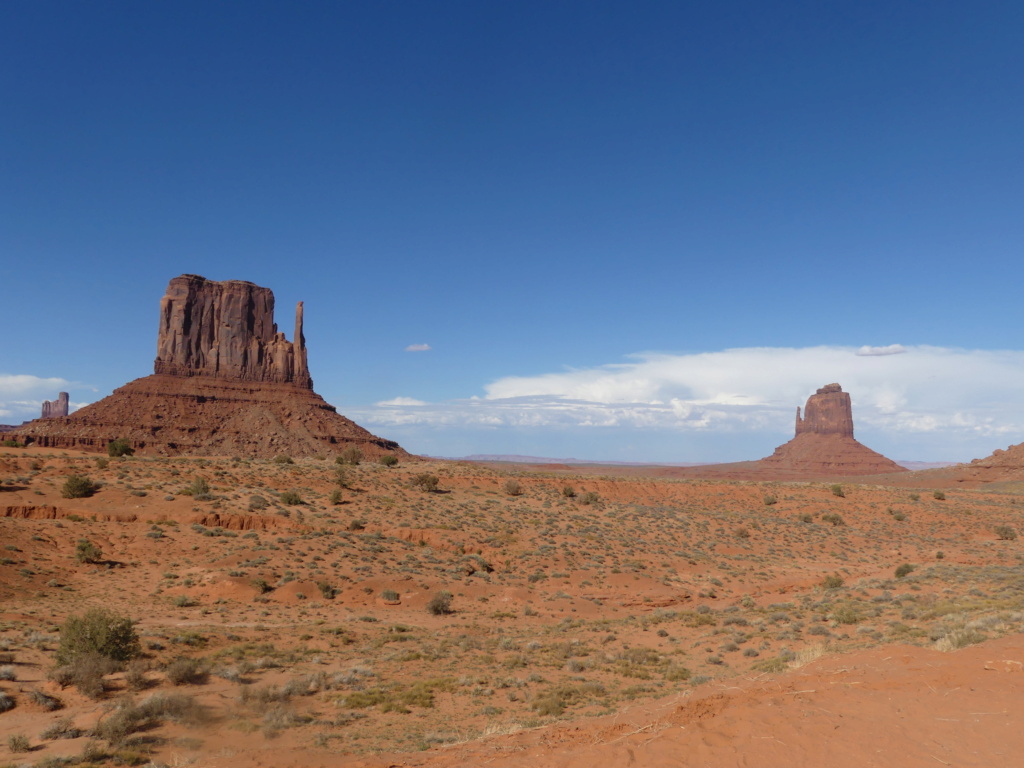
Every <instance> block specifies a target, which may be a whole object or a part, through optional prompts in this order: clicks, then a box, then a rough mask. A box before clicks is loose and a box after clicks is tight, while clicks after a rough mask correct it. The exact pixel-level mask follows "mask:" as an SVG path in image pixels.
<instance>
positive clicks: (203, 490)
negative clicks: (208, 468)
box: [185, 476, 211, 501]
mask: <svg viewBox="0 0 1024 768" xmlns="http://www.w3.org/2000/svg"><path fill="white" fill-rule="evenodd" d="M185 493H186V494H187V495H189V496H191V497H192V498H193V499H198V500H200V501H206V500H207V499H210V498H211V496H210V481H209V480H207V479H206V478H205V477H200V476H196V477H195V478H194V479H193V480H192V484H191V485H189V487H188V488H187V489H186V490H185Z"/></svg>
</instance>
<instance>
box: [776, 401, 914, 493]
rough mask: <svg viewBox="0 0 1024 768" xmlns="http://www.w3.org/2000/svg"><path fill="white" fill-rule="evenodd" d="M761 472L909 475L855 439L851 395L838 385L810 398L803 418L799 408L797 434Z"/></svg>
mask: <svg viewBox="0 0 1024 768" xmlns="http://www.w3.org/2000/svg"><path fill="white" fill-rule="evenodd" d="M757 465H758V469H759V470H767V471H770V472H771V473H773V474H774V475H777V476H780V477H782V476H794V477H795V476H799V477H833V476H839V475H878V474H888V473H891V472H906V471H907V470H906V469H905V468H904V467H901V466H900V465H899V464H897V463H896V462H895V461H892V460H891V459H887V458H886V457H885V456H883V455H882V454H880V453H877V452H875V451H872V450H871V449H870V448H868V447H866V446H864V445H862V444H861V443H859V442H857V441H856V440H855V439H854V437H853V407H852V404H851V401H850V395H849V393H847V392H843V388H842V387H840V386H839V385H838V384H826V385H825V386H824V387H822V388H821V389H819V390H818V391H817V392H815V393H814V394H813V395H811V396H810V397H809V398H808V399H807V404H806V405H805V406H804V410H803V417H801V414H800V409H799V408H797V409H796V435H795V436H794V437H793V439H792V440H790V441H789V442H788V443H785V444H784V445H780V446H779V447H778V448H776V449H775V452H774V453H773V454H772V455H771V456H768V457H767V458H764V459H761V460H760V461H759V462H757Z"/></svg>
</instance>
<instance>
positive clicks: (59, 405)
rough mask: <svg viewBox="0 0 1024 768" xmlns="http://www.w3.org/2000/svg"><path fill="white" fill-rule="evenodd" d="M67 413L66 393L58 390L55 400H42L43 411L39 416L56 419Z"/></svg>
mask: <svg viewBox="0 0 1024 768" xmlns="http://www.w3.org/2000/svg"><path fill="white" fill-rule="evenodd" d="M67 415H68V393H67V392H58V393H57V399H56V400H43V413H42V416H40V418H43V419H56V418H59V417H61V416H67Z"/></svg>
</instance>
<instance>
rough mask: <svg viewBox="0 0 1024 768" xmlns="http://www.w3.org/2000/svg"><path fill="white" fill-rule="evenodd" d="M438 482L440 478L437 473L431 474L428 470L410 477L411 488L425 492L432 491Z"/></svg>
mask: <svg viewBox="0 0 1024 768" xmlns="http://www.w3.org/2000/svg"><path fill="white" fill-rule="evenodd" d="M439 482H440V478H438V476H437V475H432V474H430V473H429V472H421V473H420V474H418V475H416V476H415V477H414V478H413V479H412V486H413V488H419V489H420V490H421V491H424V492H425V493H433V492H434V491H436V490H437V484H438V483H439Z"/></svg>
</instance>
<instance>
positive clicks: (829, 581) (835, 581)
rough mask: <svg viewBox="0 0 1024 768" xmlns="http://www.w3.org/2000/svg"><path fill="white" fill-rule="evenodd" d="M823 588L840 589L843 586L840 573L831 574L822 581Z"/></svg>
mask: <svg viewBox="0 0 1024 768" xmlns="http://www.w3.org/2000/svg"><path fill="white" fill-rule="evenodd" d="M821 586H823V587H824V588H825V589H839V588H840V587H841V586H843V577H842V576H840V575H839V574H838V573H833V574H830V575H829V576H826V577H825V578H824V579H823V580H822V582H821Z"/></svg>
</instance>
